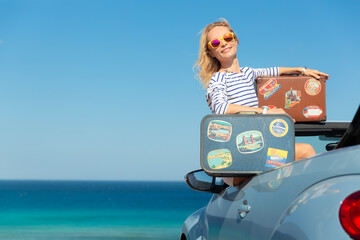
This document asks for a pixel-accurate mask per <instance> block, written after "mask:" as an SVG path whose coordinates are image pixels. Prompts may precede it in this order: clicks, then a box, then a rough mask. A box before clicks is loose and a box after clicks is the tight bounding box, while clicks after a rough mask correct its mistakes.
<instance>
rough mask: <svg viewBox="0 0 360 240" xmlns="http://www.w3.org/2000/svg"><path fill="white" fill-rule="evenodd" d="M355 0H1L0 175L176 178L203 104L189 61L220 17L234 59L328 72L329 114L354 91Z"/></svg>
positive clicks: (349, 109)
mask: <svg viewBox="0 0 360 240" xmlns="http://www.w3.org/2000/svg"><path fill="white" fill-rule="evenodd" d="M359 12H360V1H359V0H347V1H340V0H339V1H335V0H330V1H301V2H299V1H279V0H274V1H265V0H263V1H260V0H255V1H190V0H184V1H163V0H158V1H156V0H155V1H145V0H143V1H139V0H135V1H120V0H119V1H110V0H107V1H100V0H96V1H95V0H52V1H48V0H32V1H30V0H23V1H20V0H8V1H6V0H0V118H1V121H0V179H79V180H89V179H91V180H176V181H177V180H180V181H181V180H182V179H183V176H184V174H185V173H186V172H188V171H191V170H194V169H197V168H199V167H200V164H199V155H200V149H199V148H200V121H201V119H202V117H203V116H205V115H207V114H209V113H210V111H209V109H208V107H207V105H206V101H205V91H204V90H203V89H202V87H201V85H200V84H199V83H198V82H197V80H195V78H194V73H193V70H192V66H193V64H194V63H195V61H196V58H197V54H198V42H199V37H200V35H199V34H198V33H199V32H200V30H201V29H202V28H203V27H205V26H206V25H207V24H208V23H211V22H213V21H216V20H218V19H219V18H221V17H223V18H226V19H227V20H228V21H229V22H230V23H231V25H232V27H233V28H234V30H235V32H236V33H237V35H238V36H239V40H240V45H239V50H238V58H239V61H240V64H241V65H242V66H250V67H269V66H284V67H298V66H307V67H308V68H315V69H318V70H321V71H323V72H326V73H328V74H330V80H329V81H328V83H327V114H328V120H329V121H335V120H347V121H350V120H351V119H352V117H353V114H354V113H355V110H356V109H357V107H358V106H359V103H360V97H359V89H360V46H359V43H360V31H359V25H360V14H359Z"/></svg>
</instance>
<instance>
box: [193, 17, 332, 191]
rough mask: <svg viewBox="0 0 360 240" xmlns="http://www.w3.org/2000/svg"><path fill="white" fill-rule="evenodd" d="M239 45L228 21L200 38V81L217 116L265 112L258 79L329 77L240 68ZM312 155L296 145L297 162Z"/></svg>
mask: <svg viewBox="0 0 360 240" xmlns="http://www.w3.org/2000/svg"><path fill="white" fill-rule="evenodd" d="M238 44H239V41H238V38H237V36H236V35H235V33H234V31H233V30H232V29H231V27H230V25H229V23H228V22H227V21H226V20H225V19H223V20H222V21H219V22H214V23H212V24H209V25H208V26H206V27H205V28H204V30H203V31H202V35H201V37H200V51H199V59H198V61H197V62H196V64H195V68H196V70H197V71H198V73H197V75H198V77H199V80H200V82H201V83H202V84H203V86H204V87H206V88H207V93H206V100H207V103H208V105H209V107H210V109H211V111H212V112H213V113H215V114H231V113H237V112H239V111H255V112H258V113H263V111H264V110H263V109H262V108H259V106H258V98H257V95H256V90H255V86H254V84H255V79H256V78H257V77H259V76H279V75H281V74H302V75H304V76H311V77H314V78H317V79H319V78H320V76H321V75H323V76H328V75H327V74H325V73H322V72H319V71H317V70H312V69H306V68H303V67H297V68H288V67H272V68H250V67H240V65H239V61H238V58H237V55H236V54H237V46H238ZM265 111H267V113H269V114H286V113H285V111H284V110H283V109H282V108H273V109H268V110H265ZM264 113H265V112H264ZM313 155H315V151H314V149H313V147H312V146H311V145H309V144H304V143H297V144H295V159H296V160H299V159H302V158H305V157H310V156H313ZM234 180H236V178H235V179H234ZM226 182H227V183H228V181H226ZM229 185H236V183H235V181H234V183H233V184H229Z"/></svg>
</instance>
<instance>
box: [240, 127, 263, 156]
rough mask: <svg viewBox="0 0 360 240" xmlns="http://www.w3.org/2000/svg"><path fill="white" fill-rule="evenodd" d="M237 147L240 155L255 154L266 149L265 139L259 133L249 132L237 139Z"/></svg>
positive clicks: (241, 134)
mask: <svg viewBox="0 0 360 240" xmlns="http://www.w3.org/2000/svg"><path fill="white" fill-rule="evenodd" d="M236 146H237V148H238V150H239V152H240V153H245V154H248V153H254V152H257V151H260V150H261V149H262V148H263V147H264V137H263V135H262V133H261V132H259V131H255V130H253V131H247V132H243V133H240V134H239V135H237V137H236Z"/></svg>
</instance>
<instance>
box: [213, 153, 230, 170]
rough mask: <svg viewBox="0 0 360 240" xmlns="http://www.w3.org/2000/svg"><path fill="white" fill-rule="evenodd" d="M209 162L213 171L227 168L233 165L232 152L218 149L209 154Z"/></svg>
mask: <svg viewBox="0 0 360 240" xmlns="http://www.w3.org/2000/svg"><path fill="white" fill-rule="evenodd" d="M207 160H208V164H209V167H210V168H211V169H222V168H227V167H230V166H231V164H232V156H231V152H230V151H229V150H228V149H218V150H214V151H211V152H209V154H208V156H207Z"/></svg>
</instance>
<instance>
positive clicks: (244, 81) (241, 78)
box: [206, 67, 279, 114]
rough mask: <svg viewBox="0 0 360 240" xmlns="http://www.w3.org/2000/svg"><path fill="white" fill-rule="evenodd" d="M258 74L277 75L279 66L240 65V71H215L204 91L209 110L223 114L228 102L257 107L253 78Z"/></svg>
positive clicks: (258, 75)
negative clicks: (257, 66) (251, 66)
mask: <svg viewBox="0 0 360 240" xmlns="http://www.w3.org/2000/svg"><path fill="white" fill-rule="evenodd" d="M260 76H279V68H278V67H272V68H249V67H242V68H241V73H225V72H217V73H215V74H214V75H213V76H212V78H211V80H210V83H209V86H208V88H207V92H206V101H207V103H208V105H209V107H210V110H211V112H212V113H214V114H225V112H226V109H227V108H228V105H229V104H238V105H242V106H246V107H258V104H259V101H258V98H257V96H256V89H255V80H256V78H257V77H260Z"/></svg>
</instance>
